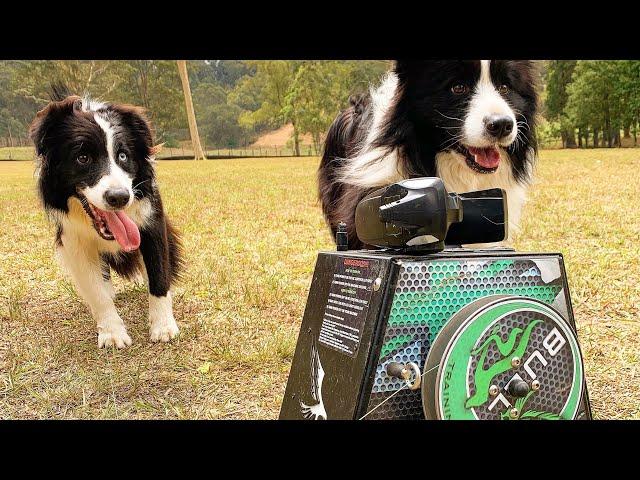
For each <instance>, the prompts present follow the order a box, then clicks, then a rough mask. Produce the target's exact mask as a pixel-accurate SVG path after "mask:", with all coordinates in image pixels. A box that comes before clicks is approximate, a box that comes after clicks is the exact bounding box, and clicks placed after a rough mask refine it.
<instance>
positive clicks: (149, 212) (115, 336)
mask: <svg viewBox="0 0 640 480" xmlns="http://www.w3.org/2000/svg"><path fill="white" fill-rule="evenodd" d="M53 99H54V101H52V102H51V103H50V104H49V105H48V106H47V107H45V108H44V109H43V110H41V111H40V112H38V114H37V115H36V118H35V119H34V121H33V123H32V125H31V127H30V131H29V133H30V136H31V139H32V140H33V142H34V143H35V146H36V154H37V156H38V161H39V167H38V189H39V193H40V198H41V200H42V203H43V205H44V208H45V210H46V211H47V212H48V213H49V216H50V218H51V219H52V220H53V221H54V223H55V224H56V226H57V234H56V250H57V254H58V257H59V259H60V261H61V263H62V265H63V266H64V267H65V269H66V270H67V271H68V272H69V274H70V275H71V277H72V278H73V280H74V283H75V286H76V289H77V291H78V293H79V294H80V296H81V297H82V298H83V299H84V300H85V301H86V303H87V304H88V305H89V307H90V308H91V312H92V314H93V316H94V318H95V320H96V322H97V324H98V347H109V346H115V347H118V348H123V347H125V346H127V345H131V338H130V337H129V335H128V334H127V330H126V328H125V325H124V322H123V321H122V319H121V318H120V315H118V312H117V311H116V308H115V306H114V303H113V296H114V290H113V286H112V284H111V274H110V271H111V269H113V270H115V271H116V272H118V273H119V274H121V275H122V276H124V277H126V278H135V277H137V276H139V275H140V274H142V275H143V276H144V277H146V279H147V281H148V284H149V324H150V336H151V340H152V341H162V342H167V341H169V340H170V339H172V338H174V337H175V336H176V335H177V334H178V326H177V325H176V321H175V319H174V316H173V306H172V300H171V292H170V287H171V284H172V282H173V281H174V280H176V278H177V276H178V270H179V267H180V264H181V258H180V242H179V238H178V235H177V233H176V231H175V230H174V229H173V227H172V226H171V224H170V223H169V220H168V219H167V217H166V216H165V214H164V211H163V208H162V200H161V199H160V192H159V191H158V186H157V184H156V180H155V174H154V169H153V165H152V161H153V158H154V153H155V149H154V147H153V139H152V133H151V128H150V125H149V123H148V121H147V119H146V117H145V116H144V114H143V111H142V109H140V108H138V107H134V106H130V105H118V104H108V103H98V102H92V101H90V100H88V99H81V98H80V97H77V96H69V97H66V98H64V96H63V95H61V94H60V93H54V98H53Z"/></svg>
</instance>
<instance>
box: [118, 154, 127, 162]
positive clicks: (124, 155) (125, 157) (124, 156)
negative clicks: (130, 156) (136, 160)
mask: <svg viewBox="0 0 640 480" xmlns="http://www.w3.org/2000/svg"><path fill="white" fill-rule="evenodd" d="M118 160H120V161H121V162H126V161H127V154H126V153H124V152H120V153H119V154H118Z"/></svg>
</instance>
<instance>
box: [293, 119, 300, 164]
mask: <svg viewBox="0 0 640 480" xmlns="http://www.w3.org/2000/svg"><path fill="white" fill-rule="evenodd" d="M291 124H292V125H293V149H294V151H295V153H296V157H299V156H300V134H299V133H298V127H296V123H295V122H293V121H292V122H291Z"/></svg>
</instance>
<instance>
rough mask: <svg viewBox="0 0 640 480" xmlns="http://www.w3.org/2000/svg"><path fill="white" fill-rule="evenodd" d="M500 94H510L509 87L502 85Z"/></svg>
mask: <svg viewBox="0 0 640 480" xmlns="http://www.w3.org/2000/svg"><path fill="white" fill-rule="evenodd" d="M498 93H499V94H500V95H506V94H507V93H509V87H507V86H506V85H500V87H499V88H498Z"/></svg>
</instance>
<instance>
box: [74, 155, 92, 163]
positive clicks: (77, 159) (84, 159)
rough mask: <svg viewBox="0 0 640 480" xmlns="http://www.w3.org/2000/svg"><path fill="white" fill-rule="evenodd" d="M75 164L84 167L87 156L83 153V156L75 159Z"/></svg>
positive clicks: (87, 159)
mask: <svg viewBox="0 0 640 480" xmlns="http://www.w3.org/2000/svg"><path fill="white" fill-rule="evenodd" d="M76 162H78V163H79V164H81V165H84V164H86V163H89V155H85V154H84V153H83V154H80V155H78V156H77V157H76Z"/></svg>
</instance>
